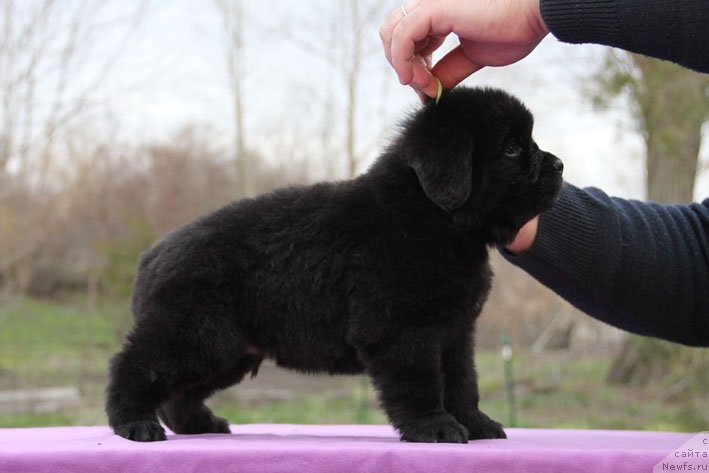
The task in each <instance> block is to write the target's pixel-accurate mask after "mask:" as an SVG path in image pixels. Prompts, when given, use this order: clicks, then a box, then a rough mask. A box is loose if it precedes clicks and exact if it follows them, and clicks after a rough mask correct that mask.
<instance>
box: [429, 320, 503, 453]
mask: <svg viewBox="0 0 709 473" xmlns="http://www.w3.org/2000/svg"><path fill="white" fill-rule="evenodd" d="M442 355H443V359H442V362H443V363H442V364H443V374H444V377H445V383H444V406H445V409H446V411H448V412H450V413H451V414H452V415H453V416H454V417H455V418H456V419H457V420H458V422H460V423H461V424H463V425H464V426H465V427H466V428H467V429H468V433H469V434H470V436H469V438H470V439H471V440H476V439H494V438H506V437H507V436H506V435H505V431H504V430H502V425H500V424H499V423H498V422H495V421H494V420H492V419H490V418H489V417H488V416H487V415H486V414H485V413H483V412H482V411H480V409H478V401H479V399H480V396H479V394H478V382H477V374H476V373H475V364H474V362H473V345H472V336H470V335H468V334H461V335H459V336H457V337H456V338H455V339H454V340H453V341H452V343H448V344H446V346H445V348H444V349H443V353H442Z"/></svg>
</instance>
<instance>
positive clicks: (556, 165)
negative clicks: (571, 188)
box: [552, 158, 564, 174]
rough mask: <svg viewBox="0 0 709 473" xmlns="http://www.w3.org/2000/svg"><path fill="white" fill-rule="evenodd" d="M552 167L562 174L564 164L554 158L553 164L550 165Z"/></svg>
mask: <svg viewBox="0 0 709 473" xmlns="http://www.w3.org/2000/svg"><path fill="white" fill-rule="evenodd" d="M552 167H553V168H554V170H555V171H556V172H558V173H559V174H561V173H563V172H564V163H563V162H562V161H561V159H559V158H554V162H553V163H552Z"/></svg>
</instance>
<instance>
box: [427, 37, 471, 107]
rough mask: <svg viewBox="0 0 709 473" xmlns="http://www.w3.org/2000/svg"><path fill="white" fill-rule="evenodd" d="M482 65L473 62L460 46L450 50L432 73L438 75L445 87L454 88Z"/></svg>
mask: <svg viewBox="0 0 709 473" xmlns="http://www.w3.org/2000/svg"><path fill="white" fill-rule="evenodd" d="M482 67H483V66H481V65H479V64H476V63H475V62H473V61H472V60H471V59H470V58H469V57H468V56H467V54H465V51H463V48H462V47H461V46H458V47H456V48H454V49H452V50H451V51H449V52H448V53H447V54H446V55H445V56H443V57H442V58H441V59H440V60H439V61H438V62H437V63H436V65H435V66H433V69H432V70H431V74H432V75H433V76H435V77H438V79H439V80H440V81H441V84H442V85H443V88H444V89H452V88H453V87H455V86H456V85H458V84H459V83H460V82H461V81H463V79H465V78H466V77H468V76H469V75H471V74H473V73H474V72H477V71H479V70H480V69H482ZM434 94H435V91H434ZM427 95H428V94H427Z"/></svg>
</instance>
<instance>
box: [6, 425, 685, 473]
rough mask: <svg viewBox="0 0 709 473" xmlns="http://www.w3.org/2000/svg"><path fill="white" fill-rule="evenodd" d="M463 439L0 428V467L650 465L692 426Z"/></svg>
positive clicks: (361, 431)
mask: <svg viewBox="0 0 709 473" xmlns="http://www.w3.org/2000/svg"><path fill="white" fill-rule="evenodd" d="M506 431H507V435H508V437H509V438H508V439H507V440H480V441H475V442H470V443H468V444H467V445H453V444H415V443H403V442H400V441H399V440H398V438H397V436H396V434H395V432H394V431H393V430H392V429H391V428H390V427H389V426H365V425H334V426H323V425H273V424H271V425H257V424H253V425H234V426H232V435H169V436H168V441H166V442H154V443H136V442H131V441H128V440H125V439H122V438H120V437H117V436H115V435H113V434H112V433H111V431H110V430H109V429H108V428H106V427H48V428H34V429H0V472H1V473H25V472H39V473H50V472H51V473H62V472H76V473H101V472H112V473H117V472H131V473H138V472H170V473H182V472H199V473H211V472H219V473H225V472H243V473H270V472H293V473H342V472H363V473H364V472H366V473H376V472H386V473H395V472H405V473H417V472H421V473H452V472H458V471H461V472H463V471H464V472H484V473H497V472H506V473H509V472H544V473H552V472H563V473H574V472H585V473H588V472H591V473H593V472H601V471H603V472H607V471H613V472H616V473H622V472H629V473H630V472H632V473H638V472H652V470H653V466H654V465H655V464H657V463H658V462H660V461H661V460H662V459H663V458H664V457H666V456H667V455H669V454H671V453H672V451H673V450H675V449H677V448H678V447H680V446H681V445H682V444H684V443H685V442H687V441H688V440H690V439H691V438H692V437H693V434H682V433H665V432H636V431H602V430H542V429H506Z"/></svg>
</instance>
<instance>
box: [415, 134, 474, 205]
mask: <svg viewBox="0 0 709 473" xmlns="http://www.w3.org/2000/svg"><path fill="white" fill-rule="evenodd" d="M456 141H457V142H456ZM439 144H440V146H434V145H433V143H430V142H429V143H427V144H426V145H425V146H422V147H421V148H420V149H418V150H413V152H412V153H411V156H410V159H409V165H410V166H411V168H412V169H413V170H414V172H416V176H418V179H419V182H420V183H421V187H423V191H424V192H425V193H426V195H427V196H428V198H429V199H431V201H432V202H433V203H434V204H436V205H437V206H439V207H440V208H442V209H443V210H445V211H446V212H450V211H451V210H454V209H457V208H459V207H462V206H463V204H464V203H465V201H466V200H468V197H469V196H470V191H471V185H472V153H473V143H472V140H471V141H470V142H467V140H466V141H462V140H450V141H447V142H446V143H439Z"/></svg>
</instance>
